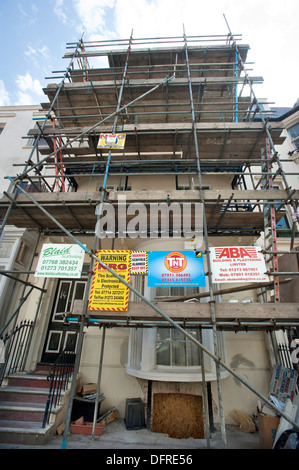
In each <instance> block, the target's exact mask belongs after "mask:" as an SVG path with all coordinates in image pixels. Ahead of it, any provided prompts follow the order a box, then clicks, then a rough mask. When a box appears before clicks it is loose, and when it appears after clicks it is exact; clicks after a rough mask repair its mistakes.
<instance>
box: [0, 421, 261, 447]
mask: <svg viewBox="0 0 299 470" xmlns="http://www.w3.org/2000/svg"><path fill="white" fill-rule="evenodd" d="M216 427H217V426H216ZM217 428H218V427H217ZM225 434H226V436H225V437H226V442H223V438H222V433H221V430H220V427H219V429H217V430H216V431H215V432H214V433H212V434H211V437H210V439H209V442H208V441H207V439H194V438H188V439H173V438H171V437H169V436H168V435H167V434H161V433H155V432H151V431H150V430H148V429H138V430H128V429H126V426H125V422H124V420H123V419H115V420H114V421H112V422H110V423H109V424H107V425H106V426H105V428H104V430H103V434H102V435H101V436H94V437H93V436H91V435H82V434H69V435H68V436H67V439H66V440H65V439H64V437H63V435H60V436H58V435H55V436H53V438H52V439H51V440H50V441H49V442H48V443H47V444H45V445H42V446H24V445H18V444H2V445H0V449H44V450H49V449H52V450H53V449H57V450H58V449H70V450H72V449H80V450H83V449H89V450H91V449H97V450H109V451H117V450H119V449H126V451H128V450H130V449H132V450H134V451H137V450H139V449H140V450H141V449H143V450H147V451H151V452H154V451H156V450H159V449H160V450H163V449H164V450H165V449H168V450H173V451H184V450H187V449H189V450H193V451H196V450H198V449H212V450H213V449H260V443H259V434H258V432H255V433H247V432H244V431H241V430H240V429H239V428H238V427H237V426H231V425H226V432H225ZM106 454H107V453H106ZM113 455H115V454H113Z"/></svg>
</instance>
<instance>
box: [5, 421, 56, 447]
mask: <svg viewBox="0 0 299 470" xmlns="http://www.w3.org/2000/svg"><path fill="white" fill-rule="evenodd" d="M54 432H55V430H54V426H53V425H52V424H49V425H47V426H46V427H45V428H42V425H41V423H38V422H35V421H26V422H25V421H11V420H0V442H1V444H20V445H43V444H45V443H46V442H48V440H49V439H50V438H51V437H52V436H53V434H54Z"/></svg>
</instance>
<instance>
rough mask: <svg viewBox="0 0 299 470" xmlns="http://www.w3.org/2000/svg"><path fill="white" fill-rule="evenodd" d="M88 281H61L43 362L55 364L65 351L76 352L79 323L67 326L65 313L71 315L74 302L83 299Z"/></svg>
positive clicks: (56, 295)
mask: <svg viewBox="0 0 299 470" xmlns="http://www.w3.org/2000/svg"><path fill="white" fill-rule="evenodd" d="M86 283H87V280H86V279H60V280H59V281H58V284H57V290H56V294H55V298H54V302H53V307H52V313H51V319H50V323H49V328H48V332H47V337H46V341H45V345H44V351H43V355H42V362H44V363H48V364H53V362H54V361H55V360H56V359H57V357H58V356H59V354H60V353H61V352H62V351H63V350H64V349H65V348H68V350H71V351H74V352H75V351H76V346H77V332H78V330H79V324H78V323H75V322H74V323H71V322H70V323H69V324H65V322H64V320H63V314H64V313H71V312H72V309H73V306H74V301H75V300H76V299H83V298H84V294H85V289H86Z"/></svg>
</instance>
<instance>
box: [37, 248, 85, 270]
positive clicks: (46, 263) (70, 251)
mask: <svg viewBox="0 0 299 470" xmlns="http://www.w3.org/2000/svg"><path fill="white" fill-rule="evenodd" d="M84 254H85V251H84V250H83V249H82V248H80V246H79V245H70V244H61V243H60V244H53V243H45V244H44V245H43V247H42V251H41V254H40V256H39V260H38V263H37V267H36V270H35V274H34V276H35V277H66V278H67V277H68V278H70V277H75V278H80V277H81V272H82V266H83V261H84Z"/></svg>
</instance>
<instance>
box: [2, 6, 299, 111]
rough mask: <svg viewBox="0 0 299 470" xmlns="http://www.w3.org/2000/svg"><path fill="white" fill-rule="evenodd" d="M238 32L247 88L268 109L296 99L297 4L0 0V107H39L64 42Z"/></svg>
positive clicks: (59, 64) (60, 63)
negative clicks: (250, 85)
mask: <svg viewBox="0 0 299 470" xmlns="http://www.w3.org/2000/svg"><path fill="white" fill-rule="evenodd" d="M224 15H225V18H226V20H227V22H228V25H229V28H230V30H231V32H232V33H233V34H235V35H236V34H241V35H242V43H245V44H249V46H250V52H249V54H248V57H247V60H248V61H249V62H254V64H252V65H248V68H251V69H252V70H250V71H249V74H250V75H254V76H261V77H263V79H264V83H263V84H262V85H256V86H255V88H254V90H255V94H256V96H257V97H258V98H267V99H268V101H269V102H270V103H271V106H278V107H293V106H294V104H295V102H296V101H297V99H298V98H299V81H298V77H299V60H298V39H299V34H298V25H299V0H284V1H282V0H248V1H247V0H206V1H203V0H0V31H1V37H2V60H1V68H0V106H17V105H30V104H40V103H41V102H45V101H47V98H46V97H45V96H44V94H43V91H42V89H43V88H44V87H46V86H47V85H48V84H49V83H53V82H54V81H55V82H58V83H59V82H60V81H61V79H60V78H56V80H53V79H52V80H50V79H48V78H46V77H51V76H52V77H53V76H58V75H61V74H56V75H55V74H53V73H52V72H53V71H58V70H61V71H65V70H66V68H67V66H68V65H69V59H63V56H64V54H65V52H66V51H67V49H66V45H67V43H72V42H77V41H78V40H80V38H81V37H82V36H83V40H84V41H95V40H106V39H127V38H129V37H130V35H131V33H133V37H134V38H154V37H166V36H180V37H182V36H183V32H184V30H185V33H186V35H187V36H202V35H219V34H221V35H222V34H223V35H226V34H227V33H228V27H227V24H226V21H225V18H224Z"/></svg>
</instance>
